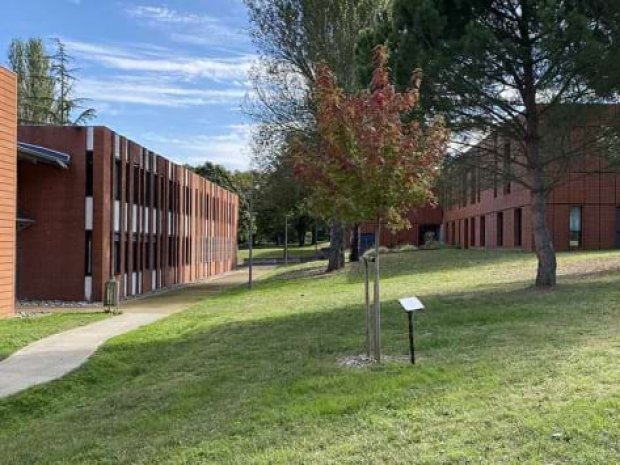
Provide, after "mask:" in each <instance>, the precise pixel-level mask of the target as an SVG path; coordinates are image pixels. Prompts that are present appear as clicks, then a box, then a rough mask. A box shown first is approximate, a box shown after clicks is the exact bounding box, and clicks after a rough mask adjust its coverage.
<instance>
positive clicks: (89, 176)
mask: <svg viewBox="0 0 620 465" xmlns="http://www.w3.org/2000/svg"><path fill="white" fill-rule="evenodd" d="M92 196H93V152H92V151H90V150H89V151H88V152H86V197H92Z"/></svg>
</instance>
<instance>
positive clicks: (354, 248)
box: [349, 224, 360, 262]
mask: <svg viewBox="0 0 620 465" xmlns="http://www.w3.org/2000/svg"><path fill="white" fill-rule="evenodd" d="M349 261H350V262H359V261H360V225H359V224H354V225H353V226H352V228H351V253H350V254H349Z"/></svg>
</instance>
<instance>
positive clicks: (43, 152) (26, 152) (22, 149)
mask: <svg viewBox="0 0 620 465" xmlns="http://www.w3.org/2000/svg"><path fill="white" fill-rule="evenodd" d="M17 154H18V157H19V158H20V159H21V160H29V161H32V162H33V163H47V164H49V165H56V166H60V167H61V168H64V169H67V168H69V164H70V163H71V155H68V154H66V153H63V152H58V151H56V150H51V149H48V148H45V147H41V146H39V145H34V144H27V143H25V142H18V143H17Z"/></svg>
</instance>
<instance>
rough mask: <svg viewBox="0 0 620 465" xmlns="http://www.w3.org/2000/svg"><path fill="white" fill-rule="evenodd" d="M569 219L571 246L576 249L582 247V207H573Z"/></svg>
mask: <svg viewBox="0 0 620 465" xmlns="http://www.w3.org/2000/svg"><path fill="white" fill-rule="evenodd" d="M569 221H570V233H569V234H570V237H569V241H570V242H569V246H570V248H571V249H576V248H579V247H581V241H582V224H581V207H571V209H570V220H569Z"/></svg>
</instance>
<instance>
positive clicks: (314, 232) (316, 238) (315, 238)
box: [312, 224, 319, 245]
mask: <svg viewBox="0 0 620 465" xmlns="http://www.w3.org/2000/svg"><path fill="white" fill-rule="evenodd" d="M318 241H319V231H318V228H317V225H316V224H315V225H314V227H313V228H312V245H316V244H317V243H318Z"/></svg>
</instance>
